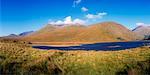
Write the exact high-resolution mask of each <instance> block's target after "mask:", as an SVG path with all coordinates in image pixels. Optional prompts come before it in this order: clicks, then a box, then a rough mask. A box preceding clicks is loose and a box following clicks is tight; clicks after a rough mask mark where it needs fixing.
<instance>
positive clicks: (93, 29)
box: [21, 22, 141, 42]
mask: <svg viewBox="0 0 150 75" xmlns="http://www.w3.org/2000/svg"><path fill="white" fill-rule="evenodd" d="M139 38H141V37H140V36H138V35H137V34H135V33H134V32H132V31H131V30H129V29H127V28H126V27H124V26H123V25H121V24H118V23H115V22H102V23H97V24H93V25H88V26H87V25H51V24H48V25H46V26H45V27H44V28H41V29H40V30H38V31H35V32H33V33H31V34H29V35H26V36H24V37H22V38H21V39H22V40H26V41H31V42H115V41H132V40H137V39H139Z"/></svg>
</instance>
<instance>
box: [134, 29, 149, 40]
mask: <svg viewBox="0 0 150 75" xmlns="http://www.w3.org/2000/svg"><path fill="white" fill-rule="evenodd" d="M132 31H133V32H134V33H136V34H137V35H140V36H142V37H143V38H144V37H145V36H147V35H150V26H138V27H136V28H135V29H133V30H132Z"/></svg>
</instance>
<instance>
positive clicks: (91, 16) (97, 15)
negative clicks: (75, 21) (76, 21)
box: [86, 12, 107, 19]
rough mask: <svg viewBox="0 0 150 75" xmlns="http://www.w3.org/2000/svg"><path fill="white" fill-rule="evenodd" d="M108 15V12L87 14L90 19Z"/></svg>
mask: <svg viewBox="0 0 150 75" xmlns="http://www.w3.org/2000/svg"><path fill="white" fill-rule="evenodd" d="M105 15H107V13H106V12H102V13H98V14H87V15H86V18H88V19H98V18H103V16H105Z"/></svg>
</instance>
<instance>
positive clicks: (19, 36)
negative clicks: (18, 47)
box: [3, 31, 34, 39]
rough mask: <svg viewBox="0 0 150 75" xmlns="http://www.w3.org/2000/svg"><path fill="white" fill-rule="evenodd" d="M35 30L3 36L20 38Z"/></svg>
mask: <svg viewBox="0 0 150 75" xmlns="http://www.w3.org/2000/svg"><path fill="white" fill-rule="evenodd" d="M33 32H34V31H27V32H22V33H20V34H18V35H17V34H10V35H8V36H4V37H3V38H12V39H18V38H21V37H24V36H27V35H29V34H31V33H33Z"/></svg>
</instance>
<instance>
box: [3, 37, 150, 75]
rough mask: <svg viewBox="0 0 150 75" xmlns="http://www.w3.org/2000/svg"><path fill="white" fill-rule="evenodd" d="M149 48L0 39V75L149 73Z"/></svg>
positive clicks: (115, 74) (140, 74) (116, 74)
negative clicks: (85, 47) (59, 46)
mask: <svg viewBox="0 0 150 75" xmlns="http://www.w3.org/2000/svg"><path fill="white" fill-rule="evenodd" d="M149 70H150V48H148V47H141V48H135V49H129V50H121V51H94V50H93V51H58V50H49V51H45V50H38V49H33V48H31V47H30V45H29V44H27V43H26V42H20V41H10V40H5V41H3V40H1V41H0V74H15V75H16V74H18V75H21V74H23V75H27V74H29V75H31V74H32V75H33V74H37V75H39V74H40V75H41V74H45V75H59V74H60V75H122V74H124V75H127V74H128V75H138V74H139V75H146V74H147V75H148V74H150V72H149Z"/></svg>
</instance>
